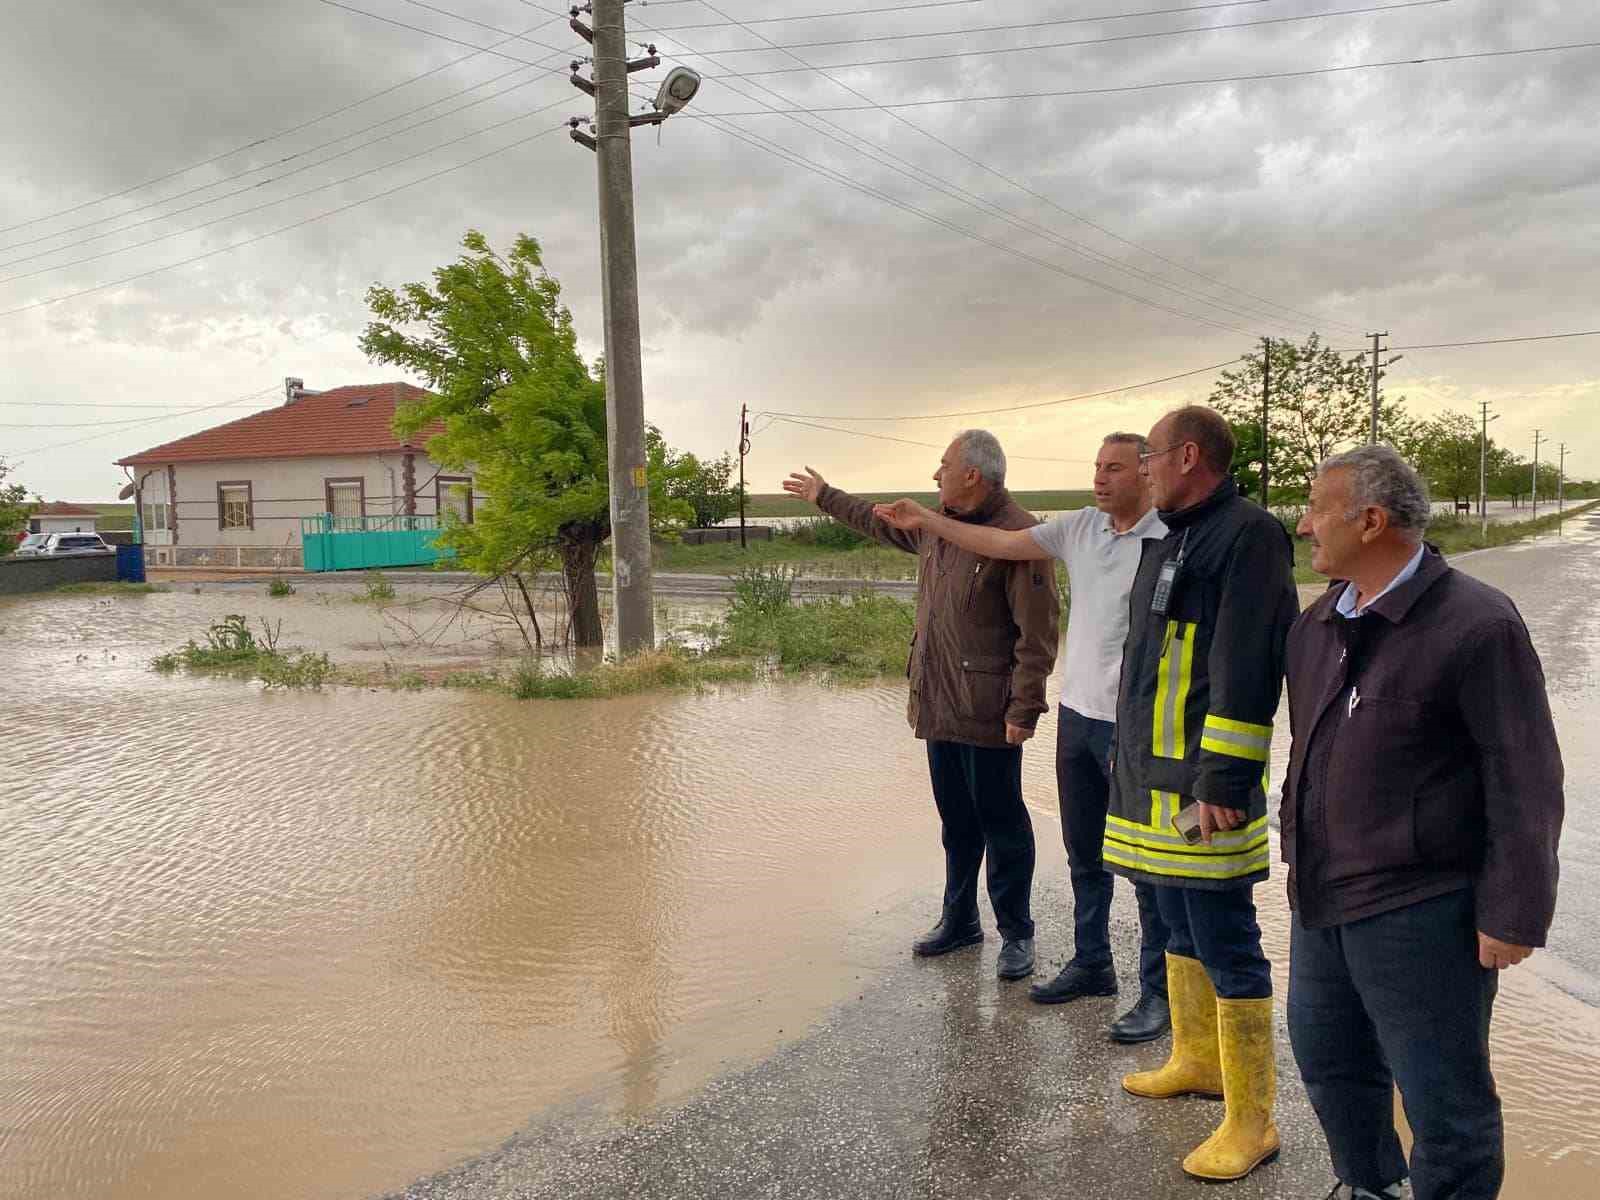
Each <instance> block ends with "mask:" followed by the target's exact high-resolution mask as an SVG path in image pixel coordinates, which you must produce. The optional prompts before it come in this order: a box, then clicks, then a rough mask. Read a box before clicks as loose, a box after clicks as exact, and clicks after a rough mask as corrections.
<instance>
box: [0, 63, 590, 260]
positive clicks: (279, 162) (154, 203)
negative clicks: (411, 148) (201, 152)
mask: <svg viewBox="0 0 1600 1200" xmlns="http://www.w3.org/2000/svg"><path fill="white" fill-rule="evenodd" d="M527 69H528V68H527V67H512V68H511V69H510V70H509V71H503V72H501V73H500V74H499V75H495V76H492V77H491V78H489V79H485V80H483V81H482V82H481V83H475V84H473V85H472V86H470V87H465V88H462V89H460V90H459V91H455V92H451V93H450V94H449V95H448V96H440V97H439V98H438V99H437V100H430V101H428V103H426V104H420V105H418V106H417V107H416V108H412V109H408V110H407V111H405V112H403V113H397V114H395V115H394V116H392V117H385V118H384V119H383V120H381V121H374V122H373V123H372V124H371V125H365V126H363V127H362V128H360V129H356V130H352V131H351V132H350V133H346V134H342V135H341V136H339V137H336V138H330V139H329V140H327V141H325V142H321V143H319V144H318V145H315V146H308V147H306V148H305V149H304V150H296V151H295V152H294V153H293V154H286V155H284V156H283V157H282V158H279V159H275V160H274V161H272V162H269V163H262V164H259V165H257V166H253V167H246V168H245V169H244V170H242V171H236V172H234V173H233V174H232V175H224V176H223V177H222V178H221V179H213V180H211V181H210V182H209V183H201V184H196V185H195V186H194V187H192V188H188V189H186V190H185V191H181V192H174V193H173V194H172V195H170V196H162V197H160V198H159V199H156V200H150V201H147V202H146V203H144V204H140V205H136V206H135V207H133V208H127V209H123V210H122V211H121V212H118V213H113V214H112V215H111V216H109V217H96V218H95V219H94V220H92V221H85V222H83V223H82V224H79V225H72V226H68V227H67V228H66V229H58V230H56V231H55V232H54V233H46V234H41V235H39V236H38V237H33V238H27V239H25V240H23V241H20V242H12V243H11V244H9V245H6V246H0V253H4V252H6V251H8V250H20V249H21V248H22V247H24V246H36V245H38V244H39V243H40V242H48V241H52V240H54V239H55V238H59V237H65V236H66V235H68V234H70V233H77V232H79V231H81V230H84V229H92V228H93V227H94V226H96V225H104V224H105V223H106V222H108V221H116V220H120V219H121V218H123V217H131V216H133V215H134V214H135V213H140V212H144V211H146V210H148V209H151V208H156V207H159V206H160V205H163V204H170V203H172V202H173V201H174V200H182V199H183V198H184V197H186V196H192V195H194V194H195V193H197V192H205V191H210V190H211V189H212V188H214V187H220V186H221V185H222V184H225V183H232V182H233V181H234V180H235V179H243V178H244V177H245V176H246V175H254V174H256V173H258V172H260V171H266V170H271V169H272V168H274V167H281V166H284V165H285V164H287V163H291V162H293V161H295V159H298V158H304V157H305V156H306V155H308V154H315V153H316V152H317V151H318V150H326V149H327V148H328V147H329V146H337V145H338V144H339V143H340V142H347V141H349V140H350V139H351V138H354V137H360V136H361V135H362V134H363V133H370V132H371V131H372V130H374V129H379V128H381V127H383V126H384V125H392V124H393V123H394V122H396V121H401V120H404V119H405V118H406V117H410V116H415V115H416V114H417V113H420V112H424V111H426V110H427V109H430V108H433V107H435V106H437V105H440V104H443V103H445V102H446V101H448V100H454V99H457V98H458V97H461V96H465V95H467V94H468V93H469V92H475V91H477V90H478V89H479V88H483V87H488V86H489V85H490V84H492V83H498V82H500V80H502V79H509V78H510V77H511V76H513V75H520V74H521V73H522V72H523V71H526V70H527ZM551 73H552V74H556V75H562V76H564V75H565V74H566V72H565V71H563V70H560V69H552V70H551ZM539 82H541V80H539V79H529V80H524V81H523V82H522V83H519V84H515V85H513V86H511V87H506V88H502V89H500V90H499V91H497V92H491V93H490V94H489V95H487V96H483V97H480V98H479V99H477V100H472V101H469V102H468V103H466V104H461V105H457V106H456V107H455V108H452V109H449V110H448V111H446V112H442V113H439V114H437V115H435V116H432V117H429V118H428V119H427V120H426V121H419V122H417V123H416V124H415V125H408V126H406V127H405V128H404V129H397V130H395V131H394V132H393V133H386V134H384V135H383V136H382V137H378V138H372V139H370V140H368V141H365V142H362V143H361V144H360V145H358V146H352V147H350V148H349V149H348V150H343V151H340V152H339V153H338V154H333V155H329V156H328V157H327V158H324V159H319V160H318V161H316V162H314V163H308V164H305V165H304V166H299V167H295V168H294V169H293V170H290V171H285V172H284V173H283V174H281V175H274V176H273V177H272V178H270V179H261V180H257V181H256V182H255V183H253V184H250V185H248V186H246V187H243V188H238V189H235V190H234V191H232V192H228V193H226V194H224V195H220V196H212V197H211V198H210V199H208V200H206V201H204V202H203V203H205V204H214V203H217V202H219V201H222V200H226V199H229V198H230V197H233V196H239V195H243V194H244V193H246V192H249V191H253V190H254V189H256V188H261V187H266V186H267V185H268V184H271V183H277V182H278V181H279V180H282V179H287V178H288V177H289V176H291V175H297V174H299V173H300V172H301V171H306V170H310V169H311V168H312V167H317V166H321V165H322V164H323V163H329V162H333V161H334V160H335V159H339V158H344V157H346V156H347V155H350V154H355V153H356V152H357V151H360V150H364V149H365V148H366V147H368V146H374V145H376V144H377V143H379V142H381V141H386V140H387V139H389V138H392V137H397V136H399V135H400V134H402V133H409V132H410V131H411V130H413V129H420V128H422V126H424V125H428V124H431V123H433V122H434V121H442V120H444V119H445V118H446V117H452V116H455V115H456V114H457V113H462V112H466V111H467V110H468V109H469V108H476V107H477V106H478V105H480V104H487V103H488V102H489V101H490V100H495V99H498V98H499V97H501V96H504V95H508V94H509V93H511V92H513V91H516V90H518V89H519V88H524V87H528V86H529V85H531V84H534V83H539ZM197 207H200V205H192V206H190V208H185V209H178V210H176V211H174V212H169V213H163V214H161V215H159V216H156V217H153V218H151V220H157V221H159V220H162V219H164V218H165V217H173V216H177V215H179V214H180V213H184V212H190V211H192V210H193V208H197ZM145 224H149V221H140V222H136V223H135V224H133V225H124V226H122V228H121V229H112V230H107V231H106V232H105V233H99V234H95V235H93V236H92V237H88V238H83V239H80V240H79V241H78V242H76V243H74V244H75V245H85V244H87V243H88V242H91V241H94V240H96V239H97V238H102V237H110V236H112V235H113V234H117V233H122V232H125V231H126V230H129V229H135V228H138V226H139V225H145ZM67 248H68V247H66V246H57V247H55V248H54V249H52V250H44V251H40V252H38V253H35V254H31V255H28V256H26V257H23V258H13V259H9V260H7V261H6V262H3V263H0V267H9V266H14V265H15V264H17V263H21V262H28V261H30V260H31V259H34V258H39V257H42V256H43V255H46V254H56V253H59V252H60V251H62V250H65V249H67Z"/></svg>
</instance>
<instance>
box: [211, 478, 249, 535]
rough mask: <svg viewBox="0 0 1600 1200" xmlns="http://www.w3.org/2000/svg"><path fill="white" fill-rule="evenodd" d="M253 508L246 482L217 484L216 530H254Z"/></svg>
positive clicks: (231, 481)
mask: <svg viewBox="0 0 1600 1200" xmlns="http://www.w3.org/2000/svg"><path fill="white" fill-rule="evenodd" d="M255 527H256V514H255V506H254V504H253V503H252V497H251V487H250V483H249V481H248V480H239V479H236V480H228V481H225V482H223V483H219V484H217V528H218V529H254V528H255Z"/></svg>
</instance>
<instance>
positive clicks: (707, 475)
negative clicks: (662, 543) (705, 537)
mask: <svg viewBox="0 0 1600 1200" xmlns="http://www.w3.org/2000/svg"><path fill="white" fill-rule="evenodd" d="M734 468H735V464H734V461H733V455H731V454H724V455H723V456H722V457H721V458H711V459H704V460H702V459H699V458H696V457H695V456H694V455H693V454H690V453H689V452H688V451H684V452H683V453H681V454H679V453H675V452H674V453H669V454H668V456H667V471H668V479H667V495H669V496H671V497H672V498H673V499H674V500H681V501H683V502H684V503H685V504H687V505H688V506H689V507H690V508H691V509H692V510H693V511H694V528H696V529H709V528H710V527H711V526H713V525H720V524H722V522H723V521H725V520H727V519H728V518H729V517H731V516H732V515H733V514H734V513H736V512H738V511H739V487H740V485H739V484H737V483H734V482H733V472H734Z"/></svg>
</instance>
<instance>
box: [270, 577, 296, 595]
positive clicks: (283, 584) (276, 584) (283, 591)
mask: <svg viewBox="0 0 1600 1200" xmlns="http://www.w3.org/2000/svg"><path fill="white" fill-rule="evenodd" d="M267 595H269V596H292V595H294V584H292V583H290V582H289V581H288V580H287V579H274V580H273V581H272V582H271V583H269V584H267Z"/></svg>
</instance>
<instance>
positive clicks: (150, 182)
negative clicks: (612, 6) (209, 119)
mask: <svg viewBox="0 0 1600 1200" xmlns="http://www.w3.org/2000/svg"><path fill="white" fill-rule="evenodd" d="M561 19H562V20H565V19H566V18H565V17H562V18H561ZM550 23H551V22H549V21H540V22H539V23H538V24H537V25H532V26H529V27H528V28H527V29H526V30H524V31H523V32H522V33H519V34H514V35H512V36H511V37H508V38H507V39H506V41H507V42H509V41H515V40H516V39H517V38H520V37H524V36H526V35H527V34H529V33H532V32H534V31H535V30H537V29H543V28H544V27H545V26H546V25H549V24H550ZM505 44H506V42H496V43H495V47H498V46H503V45H505ZM495 47H490V49H493V48H495ZM483 53H486V51H483V50H478V51H474V52H473V53H471V54H464V55H462V56H461V57H460V58H453V59H451V60H450V61H449V62H447V63H441V64H439V65H438V66H437V67H430V68H429V69H428V70H426V71H423V72H422V73H421V74H420V75H413V76H411V78H409V79H403V80H401V81H400V82H399V83H395V84H391V85H389V86H388V87H386V88H380V89H379V90H378V91H376V92H372V93H370V94H369V95H366V96H363V97H362V98H361V99H359V100H353V101H351V102H350V103H349V104H344V105H341V106H340V107H338V108H334V109H329V110H328V111H327V112H325V113H323V114H321V115H320V116H316V117H312V118H311V119H310V120H308V121H302V122H300V124H298V125H291V126H289V127H288V128H287V129H280V130H279V131H278V132H277V133H270V134H267V135H265V136H264V137H258V138H254V139H252V140H251V141H248V142H245V143H244V144H243V145H241V146H235V147H234V148H233V149H231V150H224V151H223V152H222V153H221V154H214V155H212V156H211V157H210V158H205V159H201V160H200V161H199V162H192V163H190V164H189V165H188V166H186V167H179V168H177V169H176V170H173V171H168V172H167V173H166V174H165V175H158V176H156V177H155V178H154V179H147V180H145V181H144V182H143V183H136V184H133V185H131V186H129V187H125V188H122V189H120V190H119V191H115V192H107V193H106V194H105V195H103V196H97V197H96V198H95V199H93V200H84V201H82V202H80V203H78V204H74V205H72V206H71V207H69V208H62V209H57V210H56V211H55V212H51V213H44V214H43V215H41V216H37V217H30V218H29V219H28V220H26V221H18V222H17V223H15V224H13V225H0V233H10V232H11V231H12V230H13V229H25V228H27V227H28V226H30V225H38V224H40V223H42V222H44V221H50V220H53V219H55V218H56V217H65V216H68V215H70V214H72V213H75V212H80V211H82V210H83V209H85V208H92V207H93V206H94V205H96V204H104V203H105V202H106V201H107V200H118V199H121V198H122V197H123V196H127V195H129V194H131V193H133V192H139V191H143V190H144V189H145V188H147V187H154V186H155V185H156V184H158V183H165V182H166V181H167V180H169V179H176V178H177V177H178V176H180V175H187V174H188V173H189V172H190V171H197V170H199V169H200V168H201V167H209V166H210V165H211V164H212V163H217V162H221V161H222V160H223V159H225V158H232V157H233V156H234V155H235V154H243V153H244V152H245V151H246V150H253V149H255V148H256V147H257V146H264V145H266V144H267V143H268V142H275V141H278V140H279V139H281V138H286V137H288V136H289V135H290V134H294V133H299V132H300V131H301V130H302V129H309V128H310V127H311V126H313V125H319V124H321V123H322V122H323V121H330V120H332V119H333V118H334V117H338V116H343V115H344V114H345V113H347V112H350V111H351V110H352V109H356V108H360V107H361V106H362V105H363V104H370V103H371V102H372V101H374V100H381V99H382V98H383V97H385V96H387V95H390V94H391V93H393V92H397V91H399V90H400V89H401V88H405V87H410V86H411V85H412V84H413V83H420V82H421V81H422V80H424V79H427V78H429V77H430V76H433V75H437V74H439V73H440V72H441V71H448V70H449V69H450V68H451V67H455V66H460V65H461V64H462V63H464V62H468V61H470V60H471V59H474V58H477V57H478V56H479V55H480V54H483ZM480 86H481V85H480ZM445 99H449V97H445ZM436 103H437V101H436ZM424 107H426V106H424ZM414 111H415V110H414ZM402 115H406V114H402ZM392 119H394V120H398V119H399V118H398V117H397V118H392ZM379 123H380V124H382V122H379ZM369 128H371V127H370V126H369Z"/></svg>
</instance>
